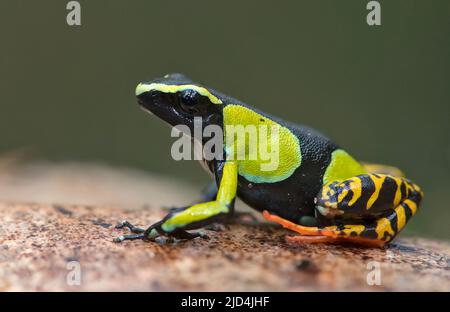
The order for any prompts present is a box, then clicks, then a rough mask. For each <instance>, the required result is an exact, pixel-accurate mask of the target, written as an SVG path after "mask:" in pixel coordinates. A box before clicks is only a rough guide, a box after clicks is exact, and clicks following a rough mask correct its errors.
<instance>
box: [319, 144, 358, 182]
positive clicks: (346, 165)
mask: <svg viewBox="0 0 450 312" xmlns="http://www.w3.org/2000/svg"><path fill="white" fill-rule="evenodd" d="M363 173H366V170H365V169H364V167H363V166H362V165H361V164H360V163H359V162H357V161H356V160H355V159H354V158H353V157H351V156H350V155H349V154H348V153H347V152H346V151H344V150H342V149H337V150H335V151H334V152H333V153H332V154H331V161H330V164H329V165H328V167H327V169H326V170H325V174H324V176H323V184H328V183H330V182H333V181H343V180H346V179H350V178H353V177H355V176H357V175H360V174H363Z"/></svg>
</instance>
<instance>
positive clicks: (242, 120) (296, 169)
mask: <svg viewBox="0 0 450 312" xmlns="http://www.w3.org/2000/svg"><path fill="white" fill-rule="evenodd" d="M249 123H252V124H255V125H261V124H265V125H269V126H270V125H274V124H277V125H279V126H280V130H279V164H278V168H277V169H275V170H272V171H270V170H269V171H263V170H260V169H259V166H257V165H255V162H252V161H241V162H240V163H239V181H238V196H239V197H240V198H241V199H242V200H243V201H244V202H246V203H247V204H248V205H250V206H251V207H253V208H255V209H257V210H268V211H271V212H274V213H276V214H278V215H280V216H282V217H284V218H287V219H290V220H298V218H300V217H302V216H304V215H308V216H312V215H313V214H314V198H315V197H316V195H317V193H318V192H319V190H320V189H321V187H322V185H323V178H324V175H325V173H326V171H327V168H328V167H329V164H330V162H331V161H332V154H333V152H334V151H336V150H338V146H337V145H336V144H335V143H333V142H332V141H331V140H330V139H329V138H328V137H326V136H325V135H323V134H322V133H320V132H318V131H316V130H314V129H312V128H310V127H307V126H304V125H299V124H294V123H290V122H286V121H284V120H282V119H280V118H278V117H274V116H271V115H269V114H266V113H264V112H261V111H259V110H256V109H254V108H250V107H248V106H246V105H245V104H241V103H240V104H232V105H227V106H226V107H225V108H224V125H225V126H226V125H230V124H244V125H246V124H249Z"/></svg>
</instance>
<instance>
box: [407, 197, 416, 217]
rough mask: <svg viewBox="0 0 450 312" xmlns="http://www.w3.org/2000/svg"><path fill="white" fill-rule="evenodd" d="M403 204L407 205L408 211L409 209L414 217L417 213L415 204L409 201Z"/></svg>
mask: <svg viewBox="0 0 450 312" xmlns="http://www.w3.org/2000/svg"><path fill="white" fill-rule="evenodd" d="M404 203H405V204H407V205H408V207H409V209H411V214H412V215H414V214H415V213H416V211H417V205H416V203H415V202H413V201H412V200H410V199H405V201H404Z"/></svg>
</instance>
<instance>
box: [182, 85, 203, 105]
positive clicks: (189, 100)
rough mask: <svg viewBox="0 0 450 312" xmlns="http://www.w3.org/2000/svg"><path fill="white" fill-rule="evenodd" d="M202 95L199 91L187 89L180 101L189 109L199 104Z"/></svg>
mask: <svg viewBox="0 0 450 312" xmlns="http://www.w3.org/2000/svg"><path fill="white" fill-rule="evenodd" d="M199 97H200V94H198V92H197V91H195V90H192V89H187V90H184V91H182V92H181V94H180V100H181V103H182V104H183V105H186V106H188V107H192V106H194V105H196V104H198V102H199Z"/></svg>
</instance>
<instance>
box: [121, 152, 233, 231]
mask: <svg viewBox="0 0 450 312" xmlns="http://www.w3.org/2000/svg"><path fill="white" fill-rule="evenodd" d="M218 170H219V171H220V172H219V173H218V174H219V177H220V178H218V179H220V183H219V189H218V191H217V196H216V199H215V200H213V201H209V202H204V203H199V204H194V205H192V206H189V207H185V208H180V209H173V210H171V212H170V213H169V214H167V216H165V217H164V218H163V219H162V220H161V221H158V222H156V223H155V224H153V225H151V226H150V227H148V228H147V229H146V230H145V232H144V235H143V236H144V237H143V238H145V239H148V238H150V237H153V236H154V235H155V232H156V233H157V234H161V235H168V236H173V237H177V238H181V239H191V238H195V237H198V236H202V234H200V233H190V232H187V230H192V229H197V228H199V227H202V226H204V225H207V224H210V223H212V222H214V221H216V220H217V219H219V218H220V217H222V216H225V215H228V214H230V213H231V212H232V211H233V207H234V201H235V198H236V191H237V176H238V175H237V172H238V170H237V164H236V162H234V161H226V162H224V163H222V164H221V165H220V167H218ZM125 239H127V238H126V237H125ZM131 239H134V236H133V238H131Z"/></svg>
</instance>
